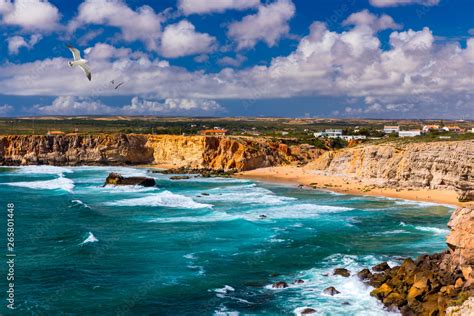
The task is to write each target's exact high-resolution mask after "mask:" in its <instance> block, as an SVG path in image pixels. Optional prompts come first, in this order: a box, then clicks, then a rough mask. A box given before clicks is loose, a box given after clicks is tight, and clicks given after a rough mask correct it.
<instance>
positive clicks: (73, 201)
mask: <svg viewBox="0 0 474 316" xmlns="http://www.w3.org/2000/svg"><path fill="white" fill-rule="evenodd" d="M71 203H72V206H80V207H85V208H90V207H89V205H87V204H86V203H84V202H82V201H81V200H72V201H71Z"/></svg>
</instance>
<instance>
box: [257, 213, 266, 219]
mask: <svg viewBox="0 0 474 316" xmlns="http://www.w3.org/2000/svg"><path fill="white" fill-rule="evenodd" d="M258 218H260V219H265V218H267V215H264V214H260V215H259V216H258Z"/></svg>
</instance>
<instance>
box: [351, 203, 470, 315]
mask: <svg viewBox="0 0 474 316" xmlns="http://www.w3.org/2000/svg"><path fill="white" fill-rule="evenodd" d="M448 226H449V227H450V228H451V232H450V234H449V236H448V237H447V244H448V250H446V251H445V252H443V253H441V254H433V255H423V256H420V257H418V258H417V259H416V260H415V261H414V260H412V259H406V260H405V261H404V262H403V263H402V265H400V266H396V267H393V268H388V269H385V270H384V271H382V272H381V273H374V274H370V273H364V274H362V273H361V274H360V275H361V278H362V279H365V280H366V281H367V282H368V283H369V284H370V285H372V286H374V287H375V289H374V290H373V291H372V292H371V295H373V296H375V297H377V298H378V299H380V300H381V301H382V302H383V303H384V304H385V305H386V306H387V307H388V308H389V309H399V310H400V312H401V313H402V314H403V315H444V314H445V313H446V312H447V314H448V315H469V314H464V311H468V310H470V311H473V302H472V299H469V297H472V296H473V295H474V273H473V269H474V210H473V209H468V208H459V209H457V210H456V211H455V212H454V213H453V214H452V216H451V219H450V221H449V224H448ZM372 270H376V269H372Z"/></svg>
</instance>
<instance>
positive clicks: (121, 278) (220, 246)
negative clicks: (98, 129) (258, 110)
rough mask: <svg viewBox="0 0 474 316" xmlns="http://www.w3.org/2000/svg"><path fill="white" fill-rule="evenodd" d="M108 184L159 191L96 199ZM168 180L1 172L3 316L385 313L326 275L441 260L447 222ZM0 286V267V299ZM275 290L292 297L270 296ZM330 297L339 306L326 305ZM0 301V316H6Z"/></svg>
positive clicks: (400, 208) (391, 206)
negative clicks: (10, 242) (10, 231)
mask: <svg viewBox="0 0 474 316" xmlns="http://www.w3.org/2000/svg"><path fill="white" fill-rule="evenodd" d="M111 171H117V172H120V173H122V174H123V175H125V176H132V175H147V176H152V177H154V178H155V179H156V180H157V186H156V187H155V188H139V187H102V184H103V182H104V179H105V177H106V176H107V174H108V173H109V172H111ZM169 177H170V175H162V174H156V173H148V171H147V169H138V168H123V167H77V168H69V167H67V168H62V167H49V166H31V167H20V168H0V200H1V201H0V202H1V203H2V208H3V210H2V214H3V215H2V218H1V219H0V225H1V226H0V227H1V228H0V229H2V230H3V231H6V204H7V203H8V202H13V203H14V204H15V253H16V257H15V305H16V307H17V309H16V310H15V313H16V314H19V315H30V314H33V315H58V314H61V315H116V314H121V315H249V314H252V315H256V314H257V315H260V314H266V315H288V314H290V315H291V314H297V313H298V311H300V310H301V309H302V308H304V307H311V308H314V309H316V310H317V311H318V315H384V314H389V313H388V312H387V311H384V310H383V308H382V306H381V305H380V304H379V303H378V302H377V301H376V300H375V299H373V298H371V297H370V295H369V292H370V288H367V287H366V286H365V285H364V284H362V283H361V282H359V281H358V280H357V277H355V276H351V277H349V278H343V277H340V276H333V275H332V273H331V272H332V270H333V269H334V268H336V267H346V268H348V269H349V270H351V271H352V272H353V273H355V272H357V271H359V270H360V269H362V268H364V267H368V266H372V265H374V264H376V263H379V262H380V261H388V262H389V264H392V265H393V264H397V263H398V261H397V260H399V257H405V256H412V257H415V256H417V255H419V254H422V253H429V252H435V251H440V250H442V249H444V248H445V244H444V238H445V235H446V234H447V233H448V230H447V227H446V223H447V220H448V218H449V214H450V212H451V211H452V208H451V207H449V206H441V205H435V204H429V203H416V202H409V201H403V200H394V199H384V198H376V197H365V196H351V195H341V194H335V193H330V192H323V191H316V190H306V189H298V188H297V187H295V186H283V185H275V184H267V183H259V182H255V181H250V180H241V179H220V178H207V179H204V178H201V179H190V180H182V181H171V180H169ZM260 215H265V216H266V218H263V219H262V218H260ZM2 235H4V234H3V233H2ZM3 249H6V238H5V240H4V246H3ZM6 273H7V266H6V264H2V265H1V274H2V275H1V280H2V281H1V283H0V285H1V286H2V291H1V292H2V293H5V291H6V287H7V282H6V279H5V275H6ZM295 279H302V280H304V281H305V282H304V283H303V284H297V285H294V284H292V282H293V281H294V280H295ZM276 281H285V282H287V283H289V284H290V286H289V288H286V289H278V290H275V289H272V288H271V284H272V283H273V282H276ZM328 286H334V287H336V289H338V290H339V291H340V292H341V294H339V295H336V296H333V297H331V296H327V295H324V294H323V293H322V291H323V289H324V288H326V287H328ZM4 296H5V297H4V298H6V295H5V294H4ZM4 298H3V297H2V302H3V303H2V306H1V309H0V311H1V312H2V313H5V314H13V313H11V312H9V311H8V310H7V309H6V307H5V306H6V303H7V302H6V300H5V299H4Z"/></svg>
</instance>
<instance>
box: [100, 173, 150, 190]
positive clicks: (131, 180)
mask: <svg viewBox="0 0 474 316" xmlns="http://www.w3.org/2000/svg"><path fill="white" fill-rule="evenodd" d="M107 184H112V185H141V186H143V187H154V186H155V185H156V182H155V179H153V178H147V177H128V178H126V177H124V176H122V175H121V174H118V173H115V172H111V173H110V174H109V175H108V177H107V178H106V179H105V184H104V185H107Z"/></svg>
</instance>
